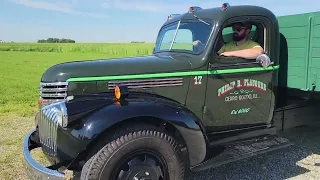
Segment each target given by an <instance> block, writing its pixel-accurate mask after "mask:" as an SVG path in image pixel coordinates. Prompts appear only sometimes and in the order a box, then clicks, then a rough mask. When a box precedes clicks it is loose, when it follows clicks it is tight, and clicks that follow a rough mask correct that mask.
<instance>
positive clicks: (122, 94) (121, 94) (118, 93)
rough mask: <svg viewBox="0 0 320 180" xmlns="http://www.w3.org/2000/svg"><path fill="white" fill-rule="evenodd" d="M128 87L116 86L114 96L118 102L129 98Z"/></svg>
mask: <svg viewBox="0 0 320 180" xmlns="http://www.w3.org/2000/svg"><path fill="white" fill-rule="evenodd" d="M128 94H129V92H128V87H127V86H116V87H115V88H114V95H115V97H116V99H117V100H119V99H121V98H126V97H127V96H128Z"/></svg>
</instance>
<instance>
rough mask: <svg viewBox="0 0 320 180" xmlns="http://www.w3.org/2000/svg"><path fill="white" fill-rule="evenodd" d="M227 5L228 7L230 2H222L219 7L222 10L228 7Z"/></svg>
mask: <svg viewBox="0 0 320 180" xmlns="http://www.w3.org/2000/svg"><path fill="white" fill-rule="evenodd" d="M229 7H230V4H229V3H223V4H222V7H221V9H222V10H226V9H228V8H229Z"/></svg>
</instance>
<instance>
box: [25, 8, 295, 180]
mask: <svg viewBox="0 0 320 180" xmlns="http://www.w3.org/2000/svg"><path fill="white" fill-rule="evenodd" d="M239 22H245V23H250V24H251V25H252V28H251V30H250V34H249V38H250V40H251V41H252V42H256V43H257V44H258V45H260V46H261V47H262V48H263V50H264V53H263V54H261V55H257V56H256V57H254V58H243V57H236V56H229V57H226V56H221V54H219V53H218V52H219V50H220V49H221V48H222V47H223V46H224V45H225V44H227V43H230V42H231V43H232V41H233V39H232V38H233V31H232V27H233V24H235V23H239ZM279 53H280V33H279V25H278V21H277V18H276V16H275V15H274V14H273V13H272V12H271V11H269V10H268V9H265V8H262V7H258V6H230V5H229V4H227V3H224V4H223V5H222V6H221V7H215V8H210V9H202V8H201V7H197V6H193V7H190V8H189V9H187V12H186V13H184V14H172V15H169V16H168V19H167V21H166V22H165V23H164V24H163V26H162V27H161V28H160V30H159V33H158V36H157V39H156V43H155V46H154V50H153V53H152V54H151V55H148V56H140V57H126V58H118V59H101V60H96V61H78V62H67V63H62V64H57V65H55V66H52V67H50V68H49V69H48V70H47V71H46V72H44V74H43V76H42V78H41V82H40V88H39V89H40V91H41V97H40V99H39V104H40V107H39V112H38V113H37V116H36V118H35V119H36V127H35V129H34V130H32V131H30V133H29V134H28V135H26V137H25V139H24V155H25V159H26V162H27V165H28V172H29V175H30V177H35V175H37V176H39V177H42V178H48V177H50V178H52V177H54V178H57V179H64V178H65V175H64V173H63V172H62V170H63V169H69V170H72V171H74V172H78V173H79V174H80V176H79V177H80V179H143V178H149V179H184V176H185V172H186V171H187V170H188V169H191V170H193V171H199V170H204V169H207V168H211V167H215V166H218V165H221V164H225V163H228V162H231V161H235V160H240V159H243V158H247V157H250V156H252V155H257V154H260V153H264V152H268V151H272V150H275V149H279V148H284V147H287V146H289V145H291V143H290V142H289V141H288V140H287V139H285V138H282V137H280V136H278V135H277V129H279V128H278V127H277V126H276V124H275V120H276V119H277V118H276V117H275V114H276V113H277V112H276V109H277V108H278V97H279V95H278V93H279V92H278V89H279V88H278V78H279V77H278V74H279V70H280V69H281V68H280V66H279ZM38 147H39V148H41V149H42V151H43V153H44V154H45V155H46V157H47V158H48V160H49V161H50V162H51V163H52V166H50V167H42V166H40V165H39V164H38V163H37V162H35V160H33V159H32V158H31V156H30V151H31V150H32V149H34V148H38Z"/></svg>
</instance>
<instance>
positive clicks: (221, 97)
mask: <svg viewBox="0 0 320 180" xmlns="http://www.w3.org/2000/svg"><path fill="white" fill-rule="evenodd" d="M229 28H231V27H229ZM224 31H225V30H224ZM226 31H228V29H226ZM263 31H264V28H263V27H259V28H258V29H257V27H256V26H254V28H253V30H252V31H251V34H250V37H251V39H252V40H254V41H256V42H258V43H259V44H260V45H261V46H262V47H264V41H263V40H264V38H265V37H266V36H265V35H264V32H263ZM229 32H230V29H229ZM222 34H223V33H222ZM224 35H225V36H224V40H226V39H227V38H228V35H229V36H232V34H231V35H230V34H228V32H227V33H224ZM218 50H219V48H217V49H216V50H215V53H217V51H218ZM208 70H209V71H208V81H207V91H206V100H205V113H204V117H203V118H204V120H205V121H204V122H206V123H207V125H206V126H207V130H208V131H209V132H208V133H209V138H210V133H213V134H216V133H221V132H226V133H228V132H232V133H234V132H235V131H241V130H243V129H250V128H254V127H259V128H265V127H267V125H269V124H270V121H271V119H272V111H271V107H273V104H272V103H273V101H274V100H273V87H272V78H273V73H274V71H273V68H272V67H269V68H267V69H265V68H263V67H261V65H260V64H259V63H257V62H256V61H255V59H253V60H247V59H242V58H237V57H223V56H219V55H215V56H214V57H213V58H212V59H211V60H210V62H209V65H208Z"/></svg>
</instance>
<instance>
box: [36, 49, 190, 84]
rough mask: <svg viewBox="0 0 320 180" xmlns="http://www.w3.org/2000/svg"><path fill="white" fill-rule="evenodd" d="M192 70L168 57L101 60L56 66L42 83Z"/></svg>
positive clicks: (44, 76) (178, 60) (45, 74)
mask: <svg viewBox="0 0 320 180" xmlns="http://www.w3.org/2000/svg"><path fill="white" fill-rule="evenodd" d="M190 68H191V64H190V62H189V61H187V60H186V59H185V58H183V59H182V58H173V57H172V56H167V55H161V56H160V55H157V56H156V55H151V56H139V57H126V58H115V59H99V60H89V61H77V62H67V63H62V64H57V65H54V66H52V67H50V68H49V69H47V70H46V71H45V73H44V74H43V76H42V79H41V81H42V82H64V81H67V80H68V79H69V78H79V77H101V76H114V75H133V74H147V73H165V72H178V71H188V70H190Z"/></svg>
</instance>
